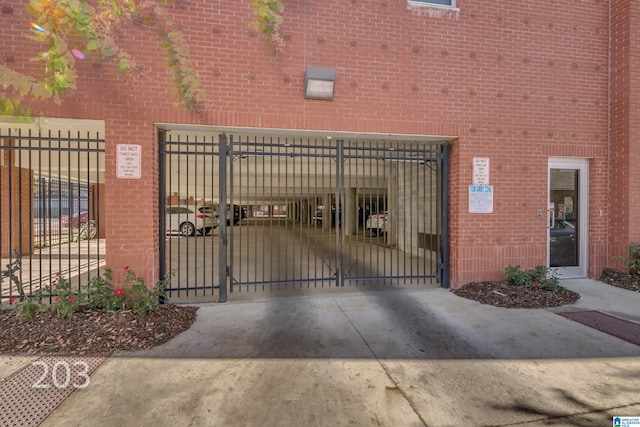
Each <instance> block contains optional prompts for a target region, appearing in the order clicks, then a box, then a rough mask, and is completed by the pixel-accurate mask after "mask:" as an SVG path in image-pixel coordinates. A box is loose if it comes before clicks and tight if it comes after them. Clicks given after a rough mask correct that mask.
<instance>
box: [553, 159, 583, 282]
mask: <svg viewBox="0 0 640 427" xmlns="http://www.w3.org/2000/svg"><path fill="white" fill-rule="evenodd" d="M588 183H589V179H588V163H587V160H585V159H563V158H552V159H549V187H548V188H549V206H548V222H547V228H548V231H549V233H548V245H547V247H548V251H547V259H548V264H547V265H548V266H549V267H550V268H551V269H553V270H554V271H555V272H556V274H557V276H558V277H559V278H576V277H586V276H587V260H588V256H587V255H588V242H587V239H588V229H589V227H588V221H589V217H588V212H589V209H588V206H589V205H588V201H589V197H588V195H589V187H588Z"/></svg>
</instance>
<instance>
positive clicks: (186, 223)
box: [165, 205, 219, 237]
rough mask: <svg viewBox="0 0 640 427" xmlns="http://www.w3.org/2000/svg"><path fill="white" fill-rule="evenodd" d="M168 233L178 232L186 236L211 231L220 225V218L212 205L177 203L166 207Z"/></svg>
mask: <svg viewBox="0 0 640 427" xmlns="http://www.w3.org/2000/svg"><path fill="white" fill-rule="evenodd" d="M165 222H166V224H165V226H166V229H167V233H175V232H178V233H180V234H182V235H183V236H185V237H189V236H193V235H194V234H196V232H197V233H198V234H200V235H205V234H209V233H211V230H213V229H214V228H216V227H218V224H219V223H218V218H217V216H216V213H215V212H214V211H213V209H212V208H211V207H210V206H194V205H176V206H167V207H166V208H165Z"/></svg>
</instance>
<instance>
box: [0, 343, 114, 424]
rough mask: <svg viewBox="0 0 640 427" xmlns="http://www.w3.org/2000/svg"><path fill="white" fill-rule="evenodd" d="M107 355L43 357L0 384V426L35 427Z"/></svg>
mask: <svg viewBox="0 0 640 427" xmlns="http://www.w3.org/2000/svg"><path fill="white" fill-rule="evenodd" d="M107 357H109V356H108V355H99V356H45V357H41V358H40V359H38V360H36V361H35V362H33V363H31V364H30V365H28V366H26V367H24V368H22V369H21V370H19V371H18V372H16V373H14V374H13V375H11V376H10V377H8V378H6V379H5V380H4V381H2V382H0V426H12V427H13V426H24V427H27V426H38V425H40V423H42V422H43V421H44V420H45V418H47V417H48V416H49V414H51V413H52V412H53V411H54V410H55V409H56V408H57V407H58V406H59V405H60V404H61V403H62V402H63V401H64V400H65V399H66V398H67V397H69V396H70V395H71V394H72V393H73V392H74V391H75V390H76V389H78V388H85V387H88V386H90V382H91V378H90V375H91V374H92V373H93V372H94V371H95V370H96V369H97V368H98V366H100V365H101V364H102V362H104V361H105V360H106V359H107Z"/></svg>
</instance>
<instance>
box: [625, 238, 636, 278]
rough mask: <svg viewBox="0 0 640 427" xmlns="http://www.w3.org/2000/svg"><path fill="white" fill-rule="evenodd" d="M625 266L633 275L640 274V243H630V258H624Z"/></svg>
mask: <svg viewBox="0 0 640 427" xmlns="http://www.w3.org/2000/svg"><path fill="white" fill-rule="evenodd" d="M624 268H627V269H629V274H631V275H632V276H640V244H639V243H631V244H630V245H629V258H627V259H625V260H624Z"/></svg>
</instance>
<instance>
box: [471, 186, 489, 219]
mask: <svg viewBox="0 0 640 427" xmlns="http://www.w3.org/2000/svg"><path fill="white" fill-rule="evenodd" d="M469 213H493V186H492V185H470V186H469Z"/></svg>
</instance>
